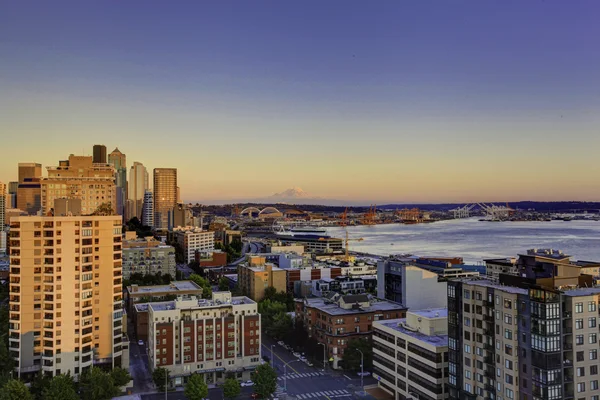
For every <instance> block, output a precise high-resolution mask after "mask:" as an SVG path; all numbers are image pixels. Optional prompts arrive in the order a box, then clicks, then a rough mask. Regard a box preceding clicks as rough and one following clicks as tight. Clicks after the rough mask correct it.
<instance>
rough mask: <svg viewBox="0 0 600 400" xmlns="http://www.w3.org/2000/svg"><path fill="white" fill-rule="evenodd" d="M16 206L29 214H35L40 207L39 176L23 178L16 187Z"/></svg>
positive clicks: (40, 190)
mask: <svg viewBox="0 0 600 400" xmlns="http://www.w3.org/2000/svg"><path fill="white" fill-rule="evenodd" d="M17 208H18V209H19V210H23V211H25V212H26V213H27V214H29V215H37V214H38V213H39V212H40V210H41V209H42V185H41V183H40V178H25V180H24V181H23V182H19V187H18V188H17Z"/></svg>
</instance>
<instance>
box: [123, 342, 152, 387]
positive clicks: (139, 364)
mask: <svg viewBox="0 0 600 400" xmlns="http://www.w3.org/2000/svg"><path fill="white" fill-rule="evenodd" d="M132 332H133V331H132ZM129 373H130V374H131V376H132V378H133V393H144V392H151V391H153V390H154V383H153V382H152V375H151V373H150V369H149V368H148V354H147V353H146V348H145V346H140V345H138V344H137V341H136V340H135V339H132V340H131V341H130V342H129Z"/></svg>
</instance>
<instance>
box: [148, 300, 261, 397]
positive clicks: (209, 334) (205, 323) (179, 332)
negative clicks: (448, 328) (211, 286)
mask: <svg viewBox="0 0 600 400" xmlns="http://www.w3.org/2000/svg"><path fill="white" fill-rule="evenodd" d="M148 353H149V354H148V355H149V363H150V368H151V369H155V368H158V367H162V368H166V369H167V370H168V371H169V376H170V378H171V384H172V385H174V386H179V385H183V384H185V382H186V381H187V379H188V377H189V376H190V375H191V374H193V373H199V374H201V375H202V376H203V378H204V379H205V381H206V382H207V383H208V384H213V383H217V382H223V381H224V380H225V377H226V375H227V374H228V373H232V374H235V375H236V377H237V378H240V379H244V380H246V379H250V374H251V373H252V371H253V370H254V369H255V368H256V367H257V366H258V365H260V361H261V318H260V314H259V313H258V309H257V304H256V302H254V301H252V300H250V299H249V298H247V297H243V296H242V297H232V296H231V292H213V295H212V299H211V300H204V299H199V298H197V297H194V296H188V297H180V298H178V299H177V300H175V301H169V302H163V303H149V304H148Z"/></svg>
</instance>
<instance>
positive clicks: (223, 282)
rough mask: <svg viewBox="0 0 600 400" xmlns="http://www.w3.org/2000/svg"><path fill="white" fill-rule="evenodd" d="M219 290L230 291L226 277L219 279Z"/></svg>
mask: <svg viewBox="0 0 600 400" xmlns="http://www.w3.org/2000/svg"><path fill="white" fill-rule="evenodd" d="M219 290H229V280H228V279H227V278H225V277H224V276H222V277H221V278H219Z"/></svg>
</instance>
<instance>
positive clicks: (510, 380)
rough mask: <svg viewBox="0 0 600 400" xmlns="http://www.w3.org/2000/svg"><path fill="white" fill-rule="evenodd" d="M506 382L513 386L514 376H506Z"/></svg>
mask: <svg viewBox="0 0 600 400" xmlns="http://www.w3.org/2000/svg"><path fill="white" fill-rule="evenodd" d="M504 382H506V383H509V384H511V385H512V384H513V377H512V375H509V374H506V375H504Z"/></svg>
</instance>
